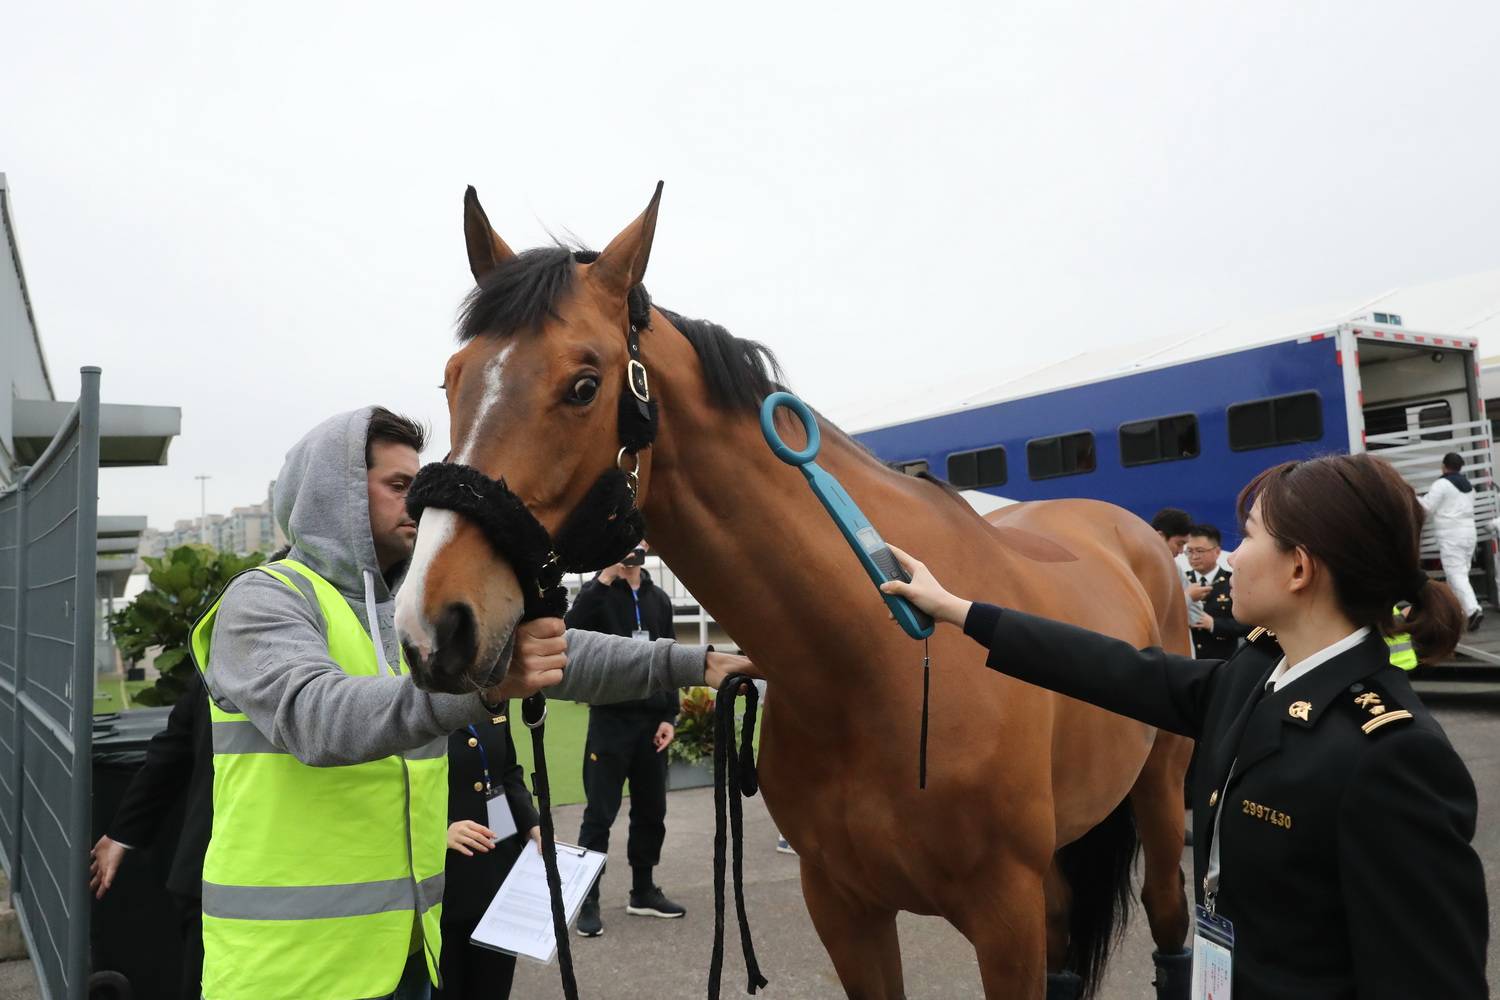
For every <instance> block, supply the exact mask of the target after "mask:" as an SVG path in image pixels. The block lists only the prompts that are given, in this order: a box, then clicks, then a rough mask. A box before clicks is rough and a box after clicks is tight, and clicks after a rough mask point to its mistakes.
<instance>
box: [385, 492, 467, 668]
mask: <svg viewBox="0 0 1500 1000" xmlns="http://www.w3.org/2000/svg"><path fill="white" fill-rule="evenodd" d="M457 526H458V515H457V514H455V513H453V511H451V510H438V509H436V508H429V509H428V510H424V511H423V512H422V518H421V520H419V521H418V522H417V548H416V551H415V552H413V553H412V556H411V568H410V569H408V570H407V572H406V579H405V581H404V582H403V583H402V584H401V592H400V593H398V594H397V595H396V631H397V632H399V633H400V634H401V636H402V638H403V639H404V640H405V642H406V643H407V644H408V645H409V646H411V647H412V648H413V649H415V650H416V651H417V653H418V654H419V655H420V657H421V659H423V660H426V659H427V658H428V657H429V656H431V655H432V648H433V632H432V625H431V624H430V623H429V622H428V621H427V618H426V616H425V615H423V614H422V597H423V591H424V589H425V583H426V579H427V574H428V572H429V570H430V569H431V568H432V561H433V556H435V555H436V554H437V553H439V552H441V551H442V550H443V548H444V547H445V546H446V545H447V544H448V543H449V542H451V541H452V540H453V529H454V528H456V527H457Z"/></svg>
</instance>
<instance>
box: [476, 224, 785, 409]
mask: <svg viewBox="0 0 1500 1000" xmlns="http://www.w3.org/2000/svg"><path fill="white" fill-rule="evenodd" d="M598 256H599V254H598V253H597V252H595V251H593V250H585V249H578V248H572V247H567V246H554V247H538V248H536V249H533V250H527V251H525V252H523V253H520V254H518V255H516V256H515V257H513V258H512V259H510V260H508V261H506V262H505V263H504V264H501V265H500V266H499V267H497V268H495V270H494V271H492V272H491V273H490V274H488V275H486V276H485V279H484V281H483V282H482V283H481V284H480V285H479V287H477V288H475V289H474V291H472V292H470V293H469V297H468V298H466V299H465V300H464V304H463V307H462V309H461V310H460V312H459V317H458V340H459V343H463V344H466V343H468V342H469V341H471V340H473V339H474V338H475V337H480V336H488V337H509V336H512V335H514V334H516V333H520V332H523V331H531V330H539V329H541V326H542V324H543V323H544V322H545V321H546V320H547V319H548V318H549V317H550V318H552V319H561V318H562V317H561V316H559V315H558V313H557V306H558V303H559V302H560V301H561V300H562V299H563V297H564V296H566V295H567V293H568V291H569V290H570V289H571V288H572V287H573V280H574V276H575V275H576V274H577V268H576V267H574V265H575V264H590V263H593V262H594V261H595V260H596V259H597V258H598ZM657 310H658V311H659V312H660V313H661V314H662V315H663V316H665V317H667V319H668V321H669V322H671V324H672V325H673V326H674V327H676V328H677V329H678V330H679V331H681V333H682V335H683V336H684V337H686V338H687V340H688V343H690V344H692V345H693V350H694V351H695V352H697V354H698V363H699V364H700V365H701V366H702V369H703V378H704V380H705V381H706V382H707V383H708V395H709V399H710V400H711V401H712V402H713V403H714V404H715V405H716V406H721V407H724V408H726V409H745V410H752V411H754V410H758V409H759V408H760V402H761V400H763V399H765V398H766V396H768V395H770V394H771V393H773V392H775V391H776V390H778V389H780V388H781V384H782V381H783V379H784V376H783V374H782V371H781V365H780V363H779V362H778V361H777V360H776V355H775V353H774V352H773V351H772V350H771V349H770V348H769V347H767V346H766V345H765V344H762V343H760V342H759V341H754V340H745V339H742V338H740V337H736V336H735V335H734V334H732V333H730V332H729V331H728V330H726V329H724V327H722V326H720V325H719V324H717V323H712V322H710V321H708V320H706V319H690V318H689V317H687V316H683V315H682V314H681V313H676V312H673V311H672V310H670V309H666V308H664V307H661V306H658V307H657ZM650 313H651V296H650V294H649V293H648V292H647V291H646V287H645V286H644V285H636V286H635V287H634V288H632V289H631V290H630V321H631V322H632V323H634V324H635V325H636V326H637V327H638V328H640V329H643V330H644V329H647V328H649V326H650Z"/></svg>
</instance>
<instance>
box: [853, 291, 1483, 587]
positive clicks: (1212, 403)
mask: <svg viewBox="0 0 1500 1000" xmlns="http://www.w3.org/2000/svg"><path fill="white" fill-rule="evenodd" d="M1283 328H1284V329H1285V328H1286V327H1283ZM1292 328H1293V329H1296V327H1292ZM1302 329H1303V332H1300V333H1296V334H1293V335H1288V336H1284V337H1280V338H1275V339H1266V338H1265V336H1264V333H1265V331H1264V327H1257V326H1252V325H1250V324H1242V325H1240V326H1239V327H1235V326H1234V325H1230V326H1227V327H1224V328H1220V329H1218V330H1215V331H1212V332H1210V333H1207V334H1200V335H1198V336H1194V337H1189V338H1178V339H1176V340H1172V339H1164V340H1161V341H1157V342H1155V343H1152V344H1146V345H1135V346H1133V347H1126V348H1120V349H1116V350H1113V351H1104V352H1091V353H1087V354H1083V355H1079V356H1076V357H1074V358H1070V359H1068V360H1067V361H1064V362H1061V363H1059V364H1057V365H1053V366H1049V367H1048V368H1044V369H1042V370H1041V371H1038V372H1033V373H1029V374H1027V375H1023V376H1021V377H1019V378H1016V379H1014V380H1012V381H1010V382H1008V383H1005V384H1003V385H1001V386H999V387H997V388H995V389H992V390H989V391H986V392H981V393H978V394H975V395H972V396H969V397H967V398H959V399H958V400H956V401H955V402H954V403H951V404H950V405H947V406H944V407H942V408H940V409H938V410H937V411H936V412H928V413H921V414H918V415H916V416H911V417H908V418H905V419H899V420H895V421H892V422H888V423H884V424H882V425H879V426H873V427H867V428H865V429H863V430H861V431H859V432H858V433H856V434H855V437H856V438H857V439H858V440H859V441H860V442H861V443H863V444H864V445H865V446H866V447H868V448H869V449H870V450H871V451H873V452H874V453H875V454H876V455H878V456H879V457H880V458H881V459H882V460H884V461H887V462H889V463H891V464H892V465H894V466H896V467H897V468H900V469H901V470H902V471H905V472H907V473H911V474H917V473H919V472H930V473H931V474H932V475H935V476H937V477H939V478H941V479H945V480H947V481H948V482H949V483H951V484H952V485H953V486H955V487H958V488H959V489H961V490H964V491H980V492H982V493H988V494H992V495H995V496H1003V497H1005V498H1008V499H1010V500H1046V499H1053V498H1061V497H1089V498H1094V499H1099V500H1107V501H1110V502H1112V503H1115V504H1118V505H1120V506H1122V507H1125V508H1126V509H1128V510H1130V511H1132V512H1134V513H1136V514H1138V515H1139V516H1141V517H1142V518H1145V519H1147V520H1149V519H1150V518H1151V516H1152V514H1154V513H1155V512H1156V511H1157V510H1159V509H1161V508H1163V507H1180V508H1182V509H1184V510H1186V511H1188V512H1189V513H1190V514H1191V515H1192V517H1193V518H1194V520H1196V521H1199V522H1206V523H1209V524H1213V525H1215V526H1216V527H1218V528H1219V529H1220V530H1221V531H1222V532H1223V534H1224V547H1225V549H1226V550H1229V549H1232V548H1233V547H1234V546H1235V545H1237V544H1238V539H1239V530H1238V527H1239V526H1238V523H1237V517H1236V512H1235V500H1236V497H1237V495H1238V493H1239V491H1240V488H1241V487H1242V486H1244V484H1245V483H1247V482H1248V481H1249V480H1250V479H1251V478H1252V477H1253V476H1255V474H1256V473H1258V472H1260V471H1261V470H1262V469H1265V468H1267V467H1269V466H1272V465H1275V464H1277V463H1280V462H1284V461H1287V460H1289V459H1305V458H1311V457H1314V456H1317V455H1326V454H1336V453H1350V452H1362V451H1368V452H1371V453H1373V454H1379V455H1380V456H1381V457H1382V458H1385V459H1387V460H1389V461H1390V462H1391V463H1392V464H1393V465H1395V466H1396V468H1397V469H1398V470H1400V472H1401V474H1402V475H1403V476H1404V477H1405V478H1406V480H1407V481H1408V482H1410V483H1411V484H1412V486H1413V487H1415V488H1416V490H1417V491H1418V492H1419V493H1424V492H1426V490H1427V488H1428V487H1429V486H1430V485H1431V484H1432V482H1433V480H1434V479H1436V478H1437V477H1438V476H1439V475H1440V474H1441V469H1440V464H1441V459H1442V456H1443V454H1444V453H1445V452H1449V451H1456V452H1458V453H1459V454H1460V455H1462V456H1463V458H1464V462H1465V467H1464V471H1465V473H1466V474H1467V475H1468V476H1469V477H1470V479H1471V480H1472V481H1473V482H1474V485H1475V487H1476V490H1477V491H1478V497H1477V499H1476V503H1475V514H1476V517H1475V520H1476V522H1477V525H1478V531H1479V539H1480V546H1479V553H1478V555H1477V557H1476V560H1475V569H1474V581H1473V582H1474V585H1475V590H1476V592H1477V593H1478V594H1480V595H1481V597H1488V599H1489V600H1491V601H1493V600H1495V597H1496V589H1495V555H1494V553H1495V537H1496V530H1495V526H1494V524H1493V523H1492V522H1493V521H1494V519H1495V518H1496V515H1497V507H1496V496H1497V494H1496V491H1495V486H1494V482H1493V476H1492V467H1493V459H1492V457H1491V425H1490V422H1489V421H1488V420H1487V419H1486V412H1485V401H1484V398H1483V396H1482V395H1481V390H1480V371H1479V365H1478V341H1477V340H1475V339H1472V338H1471V337H1468V336H1453V335H1450V334H1447V333H1442V332H1432V333H1429V332H1418V331H1416V330H1413V329H1410V328H1408V327H1406V326H1405V325H1404V324H1403V323H1402V317H1401V316H1400V315H1399V314H1394V313H1386V312H1374V313H1366V314H1364V315H1361V316H1359V317H1358V318H1356V319H1352V320H1348V321H1345V322H1341V323H1336V324H1333V325H1323V326H1310V327H1303V328H1302ZM929 398H930V397H929ZM971 495H972V494H971ZM1423 558H1424V562H1425V564H1426V565H1427V566H1428V568H1429V569H1432V570H1434V571H1438V570H1439V569H1440V567H1439V564H1438V559H1437V546H1436V543H1435V542H1433V541H1432V539H1431V537H1430V532H1429V533H1428V534H1427V535H1425V536H1424V539H1423Z"/></svg>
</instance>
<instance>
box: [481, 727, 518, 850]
mask: <svg viewBox="0 0 1500 1000" xmlns="http://www.w3.org/2000/svg"><path fill="white" fill-rule="evenodd" d="M469 735H470V736H471V737H473V738H472V739H471V740H470V741H469V744H470V745H471V746H473V747H474V748H475V749H476V750H478V751H479V766H480V768H481V769H482V770H483V771H484V785H483V788H484V810H485V812H484V815H485V820H486V821H487V822H486V823H485V826H487V827H489V828H490V832H491V833H493V834H494V835H495V839H494V841H492V842H491V844H490V846H491V847H493V846H495V844H498V843H499V842H500V841H502V840H504V839H505V838H506V837H514V836H515V835H516V832H517V831H516V817H515V816H514V815H512V814H511V811H510V800H509V799H507V798H506V797H505V789H503V788H496V787H495V783H494V782H492V781H491V780H490V755H489V754H488V753H486V752H485V749H484V741H483V740H481V739H480V738H479V732H478V730H476V729H475V728H474V727H473V726H470V727H469ZM474 788H475V791H478V790H479V788H480V786H478V785H475V786H474Z"/></svg>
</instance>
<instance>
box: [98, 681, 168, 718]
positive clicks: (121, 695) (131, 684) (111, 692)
mask: <svg viewBox="0 0 1500 1000" xmlns="http://www.w3.org/2000/svg"><path fill="white" fill-rule="evenodd" d="M154 683H156V682H155V681H127V680H125V679H124V678H122V677H119V676H102V675H95V677H94V714H95V715H100V714H102V713H105V712H123V711H125V710H126V709H128V708H133V707H134V704H133V703H132V702H131V700H130V699H131V698H132V697H133V696H134V695H135V693H136V692H137V691H140V690H142V689H144V688H148V687H150V686H151V685H152V684H154Z"/></svg>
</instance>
